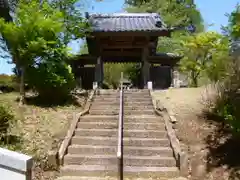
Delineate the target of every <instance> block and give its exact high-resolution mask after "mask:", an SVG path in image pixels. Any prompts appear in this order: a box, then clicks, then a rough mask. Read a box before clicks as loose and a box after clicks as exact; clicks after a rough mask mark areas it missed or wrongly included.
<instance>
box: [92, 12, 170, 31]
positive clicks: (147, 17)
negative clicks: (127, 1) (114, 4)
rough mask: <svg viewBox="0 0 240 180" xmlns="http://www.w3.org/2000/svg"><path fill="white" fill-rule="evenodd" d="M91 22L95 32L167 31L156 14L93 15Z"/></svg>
mask: <svg viewBox="0 0 240 180" xmlns="http://www.w3.org/2000/svg"><path fill="white" fill-rule="evenodd" d="M89 22H90V23H91V24H92V28H93V31H95V32H123V31H162V30H167V27H166V25H165V24H164V22H163V21H162V19H161V17H160V15H159V14H156V13H116V14H108V15H103V14H93V15H91V16H90V17H89ZM157 24H160V25H161V26H160V27H159V26H158V25H157Z"/></svg>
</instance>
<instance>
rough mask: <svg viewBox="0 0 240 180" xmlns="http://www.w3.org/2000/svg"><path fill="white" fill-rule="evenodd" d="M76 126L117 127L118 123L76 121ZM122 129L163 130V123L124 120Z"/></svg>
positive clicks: (88, 127)
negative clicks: (128, 121)
mask: <svg viewBox="0 0 240 180" xmlns="http://www.w3.org/2000/svg"><path fill="white" fill-rule="evenodd" d="M77 127H78V128H81V129H117V128H118V124H117V123H116V121H115V122H111V123H105V122H78V125H77ZM123 127H124V130H145V131H146V132H147V131H148V130H158V131H161V130H162V131H163V130H165V125H164V124H163V123H126V122H124V125H123Z"/></svg>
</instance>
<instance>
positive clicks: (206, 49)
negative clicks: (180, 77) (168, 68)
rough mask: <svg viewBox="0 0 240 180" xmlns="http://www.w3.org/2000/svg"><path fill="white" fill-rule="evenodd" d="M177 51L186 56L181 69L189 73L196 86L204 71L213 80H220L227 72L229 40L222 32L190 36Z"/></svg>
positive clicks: (181, 63)
mask: <svg viewBox="0 0 240 180" xmlns="http://www.w3.org/2000/svg"><path fill="white" fill-rule="evenodd" d="M177 52H178V53H179V54H181V55H183V56H184V58H183V59H182V61H181V62H180V69H181V70H182V71H183V72H186V73H188V74H189V78H190V81H191V85H192V86H194V87H197V86H198V79H199V76H200V75H201V73H202V72H205V73H207V75H208V77H209V78H210V80H212V81H217V80H220V78H222V77H224V75H225V73H226V68H227V67H226V65H227V58H228V40H227V39H226V38H224V37H223V36H222V35H221V34H218V33H216V32H202V33H199V34H197V35H195V36H189V37H188V38H187V39H185V40H184V41H182V48H180V49H179V51H177Z"/></svg>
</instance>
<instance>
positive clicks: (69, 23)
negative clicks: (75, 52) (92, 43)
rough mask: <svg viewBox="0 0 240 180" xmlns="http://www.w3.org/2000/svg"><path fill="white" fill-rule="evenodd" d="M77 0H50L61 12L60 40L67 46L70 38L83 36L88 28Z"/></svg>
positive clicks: (75, 38) (74, 38)
mask: <svg viewBox="0 0 240 180" xmlns="http://www.w3.org/2000/svg"><path fill="white" fill-rule="evenodd" d="M79 3H80V2H79V0H61V1H59V0H52V1H51V4H52V5H53V7H54V8H55V9H58V10H59V11H60V12H61V13H62V14H63V24H64V26H63V32H62V40H63V43H64V44H65V45H66V46H67V45H68V43H69V42H70V41H71V40H77V39H80V38H83V37H84V35H85V33H86V31H87V29H88V28H89V26H88V24H87V21H86V19H85V18H84V17H83V16H82V13H81V11H80V10H81V9H80V8H79V5H78V4H79Z"/></svg>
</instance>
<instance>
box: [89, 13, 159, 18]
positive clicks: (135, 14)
mask: <svg viewBox="0 0 240 180" xmlns="http://www.w3.org/2000/svg"><path fill="white" fill-rule="evenodd" d="M90 17H93V18H98V17H99V18H101V17H104V18H108V17H111V18H113V17H114V18H118V17H120V18H122V17H136V18H141V17H147V18H152V17H154V18H160V15H159V14H157V13H107V14H100V13H98V14H91V15H90Z"/></svg>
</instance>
